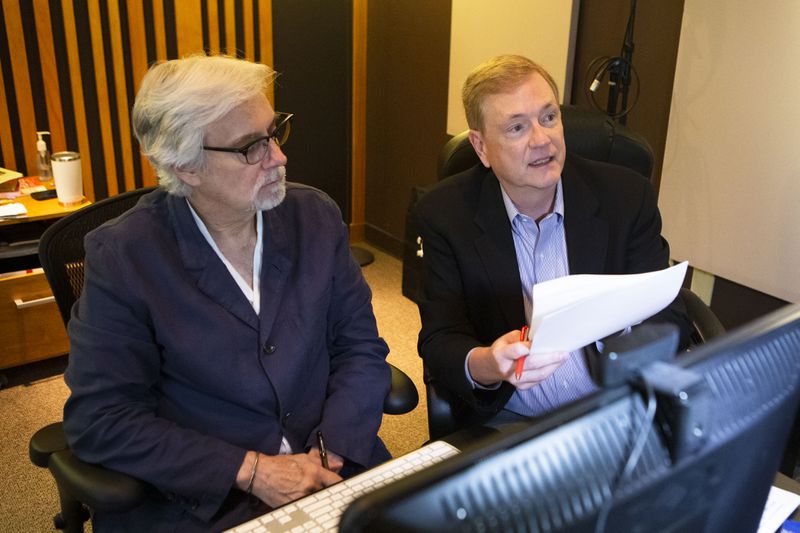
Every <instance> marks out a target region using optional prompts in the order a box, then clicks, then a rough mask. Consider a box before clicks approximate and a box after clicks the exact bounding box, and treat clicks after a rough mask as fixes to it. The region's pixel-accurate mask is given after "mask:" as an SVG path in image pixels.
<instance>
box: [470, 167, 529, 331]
mask: <svg viewBox="0 0 800 533" xmlns="http://www.w3.org/2000/svg"><path fill="white" fill-rule="evenodd" d="M475 224H477V226H478V227H479V228H480V229H481V231H480V232H479V235H478V236H477V237H476V238H475V248H476V249H477V252H478V255H479V256H480V258H481V261H482V263H483V267H484V269H485V270H486V275H487V276H488V278H489V280H490V282H491V284H492V287H493V289H494V290H493V294H494V295H495V297H496V298H497V302H498V305H499V307H500V308H501V309H502V311H503V315H504V316H505V319H506V321H507V323H508V327H510V328H512V329H513V328H517V327H519V323H520V320H522V319H524V317H525V304H524V303H523V301H522V288H521V287H522V285H521V283H522V282H521V281H520V277H519V268H518V266H517V253H516V251H515V249H514V237H513V236H512V234H511V223H510V222H509V220H508V214H507V213H506V209H505V204H504V203H503V197H502V195H501V193H500V183H499V182H498V181H497V178H496V177H495V175H494V173H493V172H487V173H486V177H485V178H484V180H483V186H482V188H481V192H480V197H479V199H478V209H477V212H476V214H475Z"/></svg>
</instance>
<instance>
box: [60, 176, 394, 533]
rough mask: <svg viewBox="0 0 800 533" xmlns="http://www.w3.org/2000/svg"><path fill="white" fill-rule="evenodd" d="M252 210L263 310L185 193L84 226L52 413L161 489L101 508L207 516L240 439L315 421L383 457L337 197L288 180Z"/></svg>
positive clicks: (378, 397)
mask: <svg viewBox="0 0 800 533" xmlns="http://www.w3.org/2000/svg"><path fill="white" fill-rule="evenodd" d="M263 213H264V215H263V216H264V232H263V263H262V267H261V312H260V315H256V314H255V312H254V311H253V308H252V306H251V305H250V303H249V302H248V301H247V300H246V299H245V297H244V295H243V294H242V291H241V290H240V289H239V287H238V286H237V285H236V282H235V281H234V280H233V278H232V277H231V275H230V273H229V272H228V270H227V269H226V267H225V266H224V264H223V263H222V261H220V259H219V258H218V256H217V255H216V254H215V252H214V251H213V250H212V249H211V247H210V246H209V245H208V243H207V242H206V240H205V239H204V237H203V236H202V234H201V233H200V231H199V230H198V228H197V226H196V224H195V222H194V220H193V218H192V215H191V213H190V211H189V208H188V205H187V203H186V200H185V199H183V198H178V197H174V196H170V195H167V194H166V193H165V192H164V191H163V190H161V189H158V190H156V191H154V192H153V193H151V194H148V195H147V196H145V197H143V198H142V199H141V201H140V202H139V203H138V204H137V205H136V206H135V207H134V208H133V209H131V210H130V211H128V212H126V213H125V214H123V215H122V216H121V217H119V218H118V219H116V220H114V221H112V222H110V223H107V224H105V225H104V226H102V227H100V228H99V229H97V230H96V231H93V232H91V233H90V234H89V235H88V236H87V237H86V240H85V244H86V262H85V268H86V281H85V286H84V291H83V295H82V296H81V298H80V300H79V301H78V303H77V304H76V305H75V307H74V308H73V311H72V319H71V320H70V322H69V335H70V342H71V344H70V361H69V367H68V369H67V371H66V374H65V379H66V382H67V384H68V385H69V387H70V389H71V396H70V398H69V400H68V401H67V403H66V406H65V408H64V429H65V431H66V434H67V438H68V440H69V443H70V446H71V447H72V450H73V451H74V453H75V454H76V455H77V456H78V457H80V458H81V459H83V460H85V461H89V462H92V463H100V464H103V465H105V466H107V467H109V468H112V469H114V470H118V471H121V472H125V473H128V474H130V475H132V476H134V477H137V478H139V479H142V480H145V481H147V482H149V483H150V484H152V485H154V486H155V487H156V488H157V489H158V491H159V493H158V494H156V495H154V496H153V497H152V498H151V499H150V500H149V501H148V503H147V504H146V505H144V506H142V507H139V508H137V509H135V510H133V511H131V512H130V513H127V515H125V516H114V517H109V516H98V519H99V520H98V521H101V522H102V521H105V522H106V523H111V524H112V526H113V525H117V524H122V523H130V524H133V525H134V526H136V525H137V524H138V530H139V531H144V530H147V531H154V530H156V529H157V528H156V524H155V523H157V522H161V523H163V524H167V525H168V524H172V525H171V526H169V527H172V528H173V529H174V527H175V524H177V523H180V524H181V528H179V529H180V530H181V531H183V530H184V529H183V527H184V526H186V527H187V528H189V529H191V528H192V527H196V528H197V529H198V530H208V529H215V528H216V527H217V526H218V525H221V524H220V523H219V522H215V520H216V518H213V517H214V515H215V513H217V512H218V510H219V509H220V506H221V504H222V503H223V500H225V498H226V496H227V495H228V494H229V491H231V489H232V487H233V484H234V482H235V477H236V473H237V471H238V469H239V467H240V465H241V463H242V460H243V458H244V455H245V453H246V451H247V450H259V451H261V452H263V453H265V454H277V452H278V449H279V447H280V443H281V435H282V434H283V435H285V436H286V438H287V440H288V441H289V443H290V444H291V446H292V448H293V450H294V451H295V453H297V452H299V453H302V452H304V451H305V450H306V449H307V448H308V447H310V446H312V445H315V435H316V431H317V430H321V431H322V432H323V433H324V435H325V438H326V441H327V445H328V447H329V448H330V450H331V451H334V452H336V453H338V454H340V455H342V456H344V457H345V458H346V459H347V460H348V461H350V462H352V463H355V464H357V465H363V466H372V465H375V464H377V463H379V462H381V461H383V460H385V459H387V458H388V457H389V455H388V453H387V452H386V449H385V447H384V446H383V444H382V443H381V442H380V440H379V439H378V437H377V432H378V427H379V426H380V422H381V416H382V407H383V400H384V397H385V396H386V394H387V392H388V390H389V386H390V372H389V368H388V365H387V364H386V362H385V358H386V355H387V353H388V347H387V346H386V344H385V342H384V341H383V340H382V339H381V338H380V337H379V336H378V331H377V327H376V323H375V318H374V315H373V312H372V303H371V292H370V290H369V287H368V286H367V285H366V283H365V281H364V279H363V277H362V274H361V270H360V268H359V266H358V265H357V264H356V263H355V261H353V259H352V256H351V253H350V247H349V244H348V236H347V229H346V226H345V225H344V223H343V222H342V218H341V214H340V212H339V210H338V208H337V207H336V205H335V204H334V202H333V201H332V200H331V199H330V198H329V197H328V196H326V195H325V194H324V193H322V192H321V191H318V190H316V189H313V188H311V187H307V186H303V185H296V184H288V185H287V193H286V199H285V200H284V202H283V203H282V204H281V205H279V206H278V207H276V208H275V209H272V210H269V211H264V212H263ZM234 492H238V491H235V490H234ZM244 507H245V508H246V507H247V506H246V505H245V506H244ZM244 518H247V517H246V516H244V515H242V516H239V517H237V518H235V520H239V521H241V520H242V519H244ZM215 523H216V524H217V525H213V524H215ZM145 525H147V527H145ZM231 525H233V524H231Z"/></svg>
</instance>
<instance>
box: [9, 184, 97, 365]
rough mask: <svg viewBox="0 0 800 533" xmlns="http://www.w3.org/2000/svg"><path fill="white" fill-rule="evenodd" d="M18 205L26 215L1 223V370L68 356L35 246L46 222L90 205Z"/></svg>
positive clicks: (46, 202)
mask: <svg viewBox="0 0 800 533" xmlns="http://www.w3.org/2000/svg"><path fill="white" fill-rule="evenodd" d="M18 201H19V202H20V203H22V204H24V205H25V206H26V208H27V209H28V216H27V217H24V218H19V219H11V220H9V219H6V220H2V221H0V369H3V368H9V367H12V366H18V365H22V364H25V363H32V362H34V361H40V360H42V359H48V358H50V357H57V356H59V355H64V354H66V353H68V352H69V341H68V339H67V333H66V331H65V329H64V323H63V322H62V320H61V315H60V314H59V312H58V307H57V306H56V303H55V301H54V300H53V295H52V293H51V291H50V286H49V285H48V284H47V279H45V276H44V273H43V272H42V270H41V268H39V257H38V255H37V252H38V249H37V245H38V240H39V237H40V236H41V235H42V233H43V232H44V230H45V229H47V227H48V226H49V225H50V224H52V223H53V222H55V221H56V220H58V219H59V218H61V217H63V216H64V215H66V214H68V213H70V212H72V211H75V210H77V209H80V208H81V207H83V206H85V205H88V203H89V202H84V203H83V204H81V205H79V206H75V207H63V206H61V205H59V204H58V201H57V200H55V199H52V200H44V201H36V200H32V199H31V198H30V197H22V198H20V199H19V200H18Z"/></svg>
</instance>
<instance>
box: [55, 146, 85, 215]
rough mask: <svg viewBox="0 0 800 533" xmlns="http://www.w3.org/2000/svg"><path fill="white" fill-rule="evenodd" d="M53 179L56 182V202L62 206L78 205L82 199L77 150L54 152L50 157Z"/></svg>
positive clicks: (79, 162) (79, 160) (81, 180)
mask: <svg viewBox="0 0 800 533" xmlns="http://www.w3.org/2000/svg"><path fill="white" fill-rule="evenodd" d="M50 162H51V164H52V167H53V179H54V181H55V182H56V195H57V196H58V203H59V204H61V205H63V206H71V205H78V204H79V203H81V202H82V201H83V177H82V176H81V155H80V154H79V153H78V152H56V153H55V154H53V156H52V157H51V158H50Z"/></svg>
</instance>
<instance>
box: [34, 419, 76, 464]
mask: <svg viewBox="0 0 800 533" xmlns="http://www.w3.org/2000/svg"><path fill="white" fill-rule="evenodd" d="M62 450H69V444H67V437H66V435H64V428H63V427H62V426H61V422H53V423H52V424H50V425H48V426H45V427H43V428H42V429H40V430H39V431H37V432H36V433H34V434H33V437H31V440H30V442H28V455H29V456H30V458H31V462H32V463H33V464H35V465H36V466H40V467H42V468H47V465H48V464H49V463H50V455H52V454H53V453H55V452H60V451H62Z"/></svg>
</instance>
